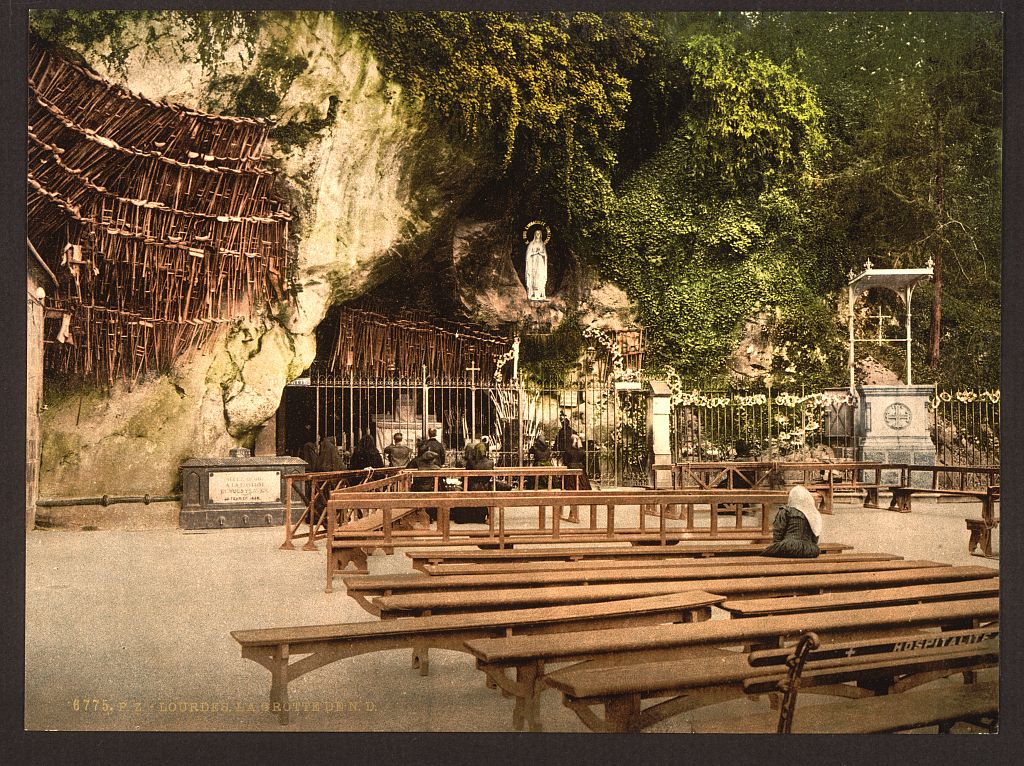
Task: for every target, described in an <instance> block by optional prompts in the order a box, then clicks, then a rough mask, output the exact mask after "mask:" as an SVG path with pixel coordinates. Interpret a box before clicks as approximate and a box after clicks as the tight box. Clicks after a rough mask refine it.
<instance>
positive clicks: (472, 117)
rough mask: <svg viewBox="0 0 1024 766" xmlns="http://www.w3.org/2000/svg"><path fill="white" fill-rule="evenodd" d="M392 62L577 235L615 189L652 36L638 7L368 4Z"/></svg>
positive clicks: (441, 114) (495, 177)
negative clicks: (389, 9)
mask: <svg viewBox="0 0 1024 766" xmlns="http://www.w3.org/2000/svg"><path fill="white" fill-rule="evenodd" d="M354 21H355V23H356V26H357V28H359V29H360V30H361V31H362V32H363V33H364V35H365V37H366V40H367V42H368V43H369V44H370V46H371V47H372V48H373V50H374V52H375V54H376V55H377V57H378V58H379V59H380V60H381V62H382V64H383V67H384V69H385V72H386V73H387V74H388V75H389V76H390V77H392V78H393V79H395V80H396V81H398V82H399V83H401V84H402V85H403V86H404V87H405V88H406V90H407V92H408V93H409V94H410V95H412V96H413V97H415V98H420V99H423V101H424V102H425V103H426V105H427V107H428V111H429V112H430V113H432V114H433V115H434V116H435V117H436V119H437V121H438V123H439V124H441V125H443V126H445V127H446V129H447V130H449V131H450V132H451V133H452V134H453V135H454V136H455V137H457V138H459V139H462V140H466V141H472V142H475V143H477V144H479V145H481V146H484V147H486V148H487V149H488V150H489V154H491V155H492V156H493V157H495V164H494V166H493V167H490V168H481V169H480V171H481V173H483V174H485V175H487V176H488V177H489V178H490V179H491V180H492V181H493V182H495V183H496V184H499V185H501V187H502V188H503V189H505V190H507V192H508V197H509V199H510V205H511V207H512V208H513V210H514V211H515V213H516V214H517V217H518V216H519V215H525V216H526V220H529V219H530V218H536V217H538V216H540V217H543V218H544V219H545V220H547V221H548V222H549V223H551V224H552V225H554V226H558V227H559V229H560V230H561V231H565V232H566V233H567V234H568V238H567V241H569V242H571V241H573V240H574V239H575V238H576V237H577V236H578V235H579V233H580V232H581V231H584V230H587V229H588V228H589V227H590V226H591V225H592V224H593V222H594V221H595V220H599V219H600V218H601V216H602V213H603V211H604V210H605V209H606V206H607V200H608V199H609V198H610V195H611V184H610V176H611V172H612V169H613V168H614V165H615V161H616V153H617V152H616V148H617V147H616V142H617V139H618V137H619V134H620V133H621V130H622V128H623V125H624V117H625V113H626V109H627V107H628V105H629V101H630V95H629V80H628V78H627V77H626V75H625V72H626V70H627V69H629V68H630V67H632V66H634V65H635V64H636V63H637V62H638V61H639V60H640V59H641V58H642V57H643V56H644V55H645V51H646V49H647V47H649V46H650V45H651V44H653V42H654V38H653V37H652V36H651V35H650V32H649V26H650V25H649V22H647V21H646V20H644V19H643V18H641V17H639V16H637V15H635V14H628V13H627V14H593V13H554V12H546V13H530V14H525V13H523V14H519V13H482V12H472V13H450V12H440V13H366V14H356V15H355V16H354Z"/></svg>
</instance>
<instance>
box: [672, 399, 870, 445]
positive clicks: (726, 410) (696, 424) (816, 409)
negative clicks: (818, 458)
mask: <svg viewBox="0 0 1024 766" xmlns="http://www.w3.org/2000/svg"><path fill="white" fill-rule="evenodd" d="M677 398H678V399H679V401H678V402H677V403H676V404H675V406H674V407H673V410H672V418H671V426H672V454H673V460H674V461H676V462H682V461H687V460H726V459H729V458H732V457H737V456H738V457H741V458H743V457H747V456H751V455H765V454H768V453H769V452H774V453H778V454H786V453H787V452H791V451H795V450H798V449H800V448H813V447H817V446H827V447H829V448H830V449H831V450H832V451H833V452H834V453H835V454H836V456H837V457H843V458H847V459H853V457H854V454H853V450H854V434H853V416H854V409H853V407H852V406H851V402H850V400H849V399H848V398H847V397H846V396H845V394H843V393H841V392H825V393H818V392H809V391H806V390H801V391H800V392H789V391H775V390H750V389H719V390H712V391H699V390H696V389H695V390H693V391H690V392H684V393H683V394H682V395H681V396H680V397H677ZM745 453H746V454H745Z"/></svg>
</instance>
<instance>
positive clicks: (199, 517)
mask: <svg viewBox="0 0 1024 766" xmlns="http://www.w3.org/2000/svg"><path fill="white" fill-rule="evenodd" d="M247 453H248V450H246V451H245V452H241V451H240V455H243V456H240V457H228V458H194V459H192V460H186V461H185V462H184V463H182V464H181V487H182V498H181V513H180V514H179V515H178V526H180V527H181V528H182V529H218V528H222V527H265V526H271V525H276V524H283V523H284V496H285V491H286V489H287V487H286V482H285V477H286V476H289V475H292V474H297V473H303V472H305V471H306V470H307V468H306V463H305V461H303V460H301V459H300V458H297V457H287V456H285V457H275V456H267V457H248V456H246V455H247ZM296 503H297V504H300V505H301V504H302V500H301V499H300V498H298V496H297V495H296V496H295V497H294V498H293V504H296Z"/></svg>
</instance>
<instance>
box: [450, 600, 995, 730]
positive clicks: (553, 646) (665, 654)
mask: <svg viewBox="0 0 1024 766" xmlns="http://www.w3.org/2000/svg"><path fill="white" fill-rule="evenodd" d="M998 615H999V599H997V598H979V599H971V600H963V601H948V602H939V603H929V604H917V605H913V606H885V607H873V608H867V609H849V610H840V611H834V612H810V613H806V614H791V615H777V616H769V617H751V618H749V619H745V620H711V621H708V622H702V623H700V624H693V625H658V626H653V627H649V628H647V629H645V630H643V631H636V630H597V631H588V632H586V633H563V634H559V635H552V636H521V637H512V638H493V639H480V640H473V641H468V642H466V648H467V649H468V650H469V651H470V653H472V654H473V655H474V656H475V657H476V658H477V667H478V668H479V669H480V670H482V671H483V672H484V673H486V674H487V675H488V676H489V677H490V678H491V679H492V681H493V682H494V683H495V684H496V685H497V686H498V687H500V688H501V689H502V690H504V691H505V692H507V693H508V694H509V695H511V696H513V697H515V698H516V703H515V706H516V709H517V710H518V711H519V714H518V715H515V716H514V723H515V722H517V721H525V722H526V723H527V724H528V725H529V727H530V729H531V730H533V731H539V730H540V721H539V720H538V717H537V710H538V706H537V701H538V700H537V697H538V695H539V693H540V690H541V689H542V684H541V682H542V680H543V678H544V675H545V673H547V672H549V668H550V667H551V666H552V665H556V664H564V663H579V662H596V661H606V662H609V663H611V664H618V665H623V664H629V663H641V662H656V661H662V660H666V659H667V660H680V659H683V658H685V657H686V656H687V655H688V654H690V652H692V650H693V647H707V648H717V649H725V648H729V647H740V648H743V647H749V648H753V649H757V648H766V649H767V648H778V647H779V646H781V645H782V642H783V641H784V640H785V639H787V638H794V637H796V636H799V635H800V634H802V633H804V632H807V631H814V632H815V633H817V634H818V635H819V636H821V637H822V638H823V639H826V640H849V639H861V638H867V637H872V636H880V635H894V634H897V635H898V634H905V633H907V632H908V631H909V630H914V629H919V628H926V627H928V628H945V629H969V628H977V627H981V626H982V625H983V624H984V623H987V622H991V621H994V620H996V619H998ZM690 656H692V654H691V655H690ZM705 657H707V654H706V653H705ZM592 667H593V666H592ZM510 671H515V680H513V679H512V678H511V677H510V676H509V675H508V673H509V672H510Z"/></svg>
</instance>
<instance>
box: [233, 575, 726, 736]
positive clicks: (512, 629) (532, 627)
mask: <svg viewBox="0 0 1024 766" xmlns="http://www.w3.org/2000/svg"><path fill="white" fill-rule="evenodd" d="M721 600H722V597H721V596H713V595H710V594H707V593H704V592H700V591H691V592H688V593H675V594H670V595H664V596H656V597H653V598H638V599H624V600H620V601H613V602H607V603H600V604H583V605H572V606H557V607H548V608H543V609H521V610H516V611H505V612H488V613H486V614H477V615H459V616H441V617H417V618H406V619H399V620H391V621H388V622H355V623H347V624H340V625H314V626H305V627H285V628H260V629H255V630H235V631H232V632H231V636H232V637H233V638H234V639H235V640H236V641H237V642H238V643H239V644H241V646H242V657H243V658H244V659H249V660H252V661H254V662H257V663H259V664H260V665H262V666H263V667H265V668H266V669H267V670H269V671H270V674H271V686H270V706H271V710H272V711H273V712H276V713H278V715H279V718H280V721H281V723H287V722H288V712H289V708H288V684H289V683H290V682H291V681H294V680H295V679H296V678H299V677H300V676H303V675H305V674H306V673H309V672H310V671H312V670H316V669H317V668H321V667H323V666H325V665H328V664H330V663H332V662H336V661H337V660H341V659H345V658H347V657H355V656H357V655H360V654H368V653H371V652H380V651H387V650H389V649H406V648H411V649H412V650H413V666H414V667H416V668H418V670H419V672H420V675H426V674H427V673H428V669H429V659H428V656H429V655H428V652H429V649H431V648H435V649H451V650H453V651H466V649H465V642H466V641H467V640H468V639H472V638H483V637H488V636H505V635H517V634H524V635H525V634H528V633H532V632H552V631H567V630H575V631H579V630H590V629H599V628H608V627H611V626H619V627H625V626H633V627H636V626H642V625H655V624H658V623H662V622H687V621H690V620H694V619H700V618H701V617H704V616H705V614H706V612H707V611H708V610H709V608H710V606H711V605H712V604H715V603H718V602H719V601H721ZM299 656H301V658H299V659H296V657H299Z"/></svg>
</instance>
